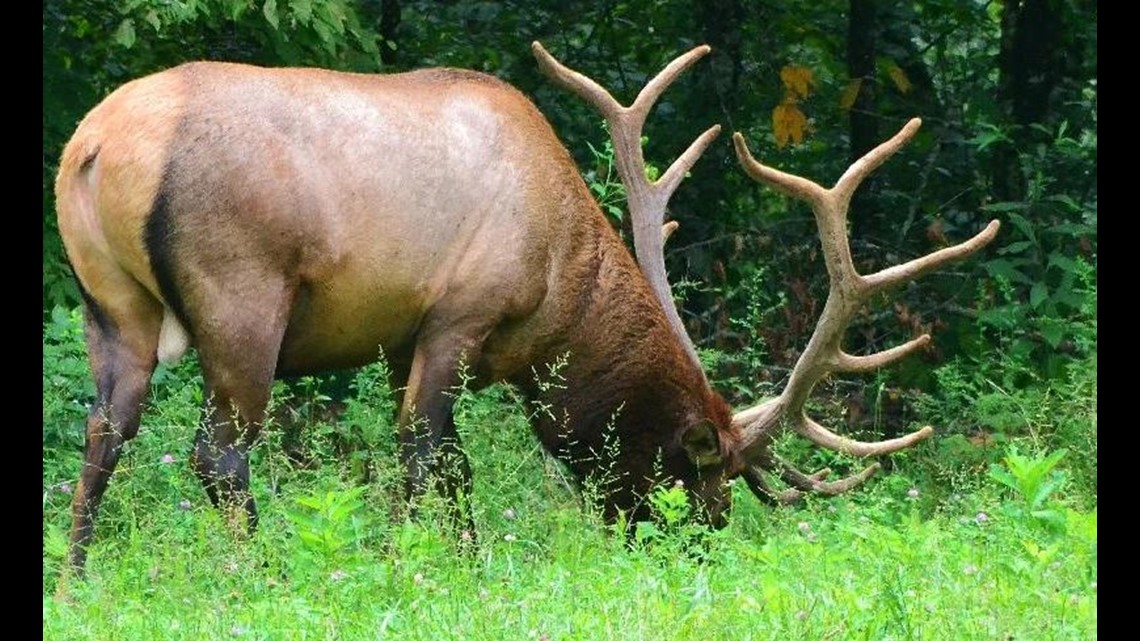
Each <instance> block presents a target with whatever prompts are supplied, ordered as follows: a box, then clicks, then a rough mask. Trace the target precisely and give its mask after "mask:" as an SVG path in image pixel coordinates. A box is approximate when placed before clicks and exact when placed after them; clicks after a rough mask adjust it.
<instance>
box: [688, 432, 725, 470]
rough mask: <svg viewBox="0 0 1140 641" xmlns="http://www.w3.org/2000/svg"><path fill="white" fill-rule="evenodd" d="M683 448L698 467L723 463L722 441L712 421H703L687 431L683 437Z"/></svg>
mask: <svg viewBox="0 0 1140 641" xmlns="http://www.w3.org/2000/svg"><path fill="white" fill-rule="evenodd" d="M681 446H682V447H684V448H685V453H686V454H688V455H689V460H690V461H692V462H693V464H694V465H696V466H697V467H708V466H710V465H717V464H719V463H720V461H721V456H720V439H719V438H718V437H717V429H716V426H715V425H713V424H712V422H711V421H708V420H704V421H701V422H699V423H696V424H695V425H692V426H690V427H689V428H688V429H687V430H685V433H684V434H682V435H681Z"/></svg>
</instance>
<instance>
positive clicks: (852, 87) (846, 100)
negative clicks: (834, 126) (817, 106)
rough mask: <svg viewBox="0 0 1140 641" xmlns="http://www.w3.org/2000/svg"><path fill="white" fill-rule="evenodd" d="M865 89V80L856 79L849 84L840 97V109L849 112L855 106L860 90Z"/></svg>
mask: <svg viewBox="0 0 1140 641" xmlns="http://www.w3.org/2000/svg"><path fill="white" fill-rule="evenodd" d="M862 87H863V79H862V78H856V79H854V80H852V81H851V82H849V83H847V86H846V87H844V89H843V95H842V96H840V97H839V108H840V109H842V110H844V111H847V110H848V109H850V108H851V107H852V106H854V105H855V99H856V98H858V97H859V90H860V89H862Z"/></svg>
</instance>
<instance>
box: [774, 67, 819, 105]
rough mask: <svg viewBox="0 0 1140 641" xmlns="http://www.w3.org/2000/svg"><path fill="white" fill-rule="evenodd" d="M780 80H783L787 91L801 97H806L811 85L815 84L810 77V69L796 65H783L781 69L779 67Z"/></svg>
mask: <svg viewBox="0 0 1140 641" xmlns="http://www.w3.org/2000/svg"><path fill="white" fill-rule="evenodd" d="M780 80H783V81H784V86H785V87H787V88H788V91H790V92H792V93H794V94H796V95H798V96H799V97H801V98H807V96H808V92H809V91H810V90H811V85H813V84H815V81H814V80H812V77H811V69H808V68H807V67H797V66H796V65H785V66H784V68H783V69H780Z"/></svg>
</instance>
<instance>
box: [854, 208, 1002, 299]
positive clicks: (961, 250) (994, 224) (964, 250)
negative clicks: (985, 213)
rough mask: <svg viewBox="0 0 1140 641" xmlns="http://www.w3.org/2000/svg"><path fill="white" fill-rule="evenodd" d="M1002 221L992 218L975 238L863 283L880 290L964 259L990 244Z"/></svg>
mask: <svg viewBox="0 0 1140 641" xmlns="http://www.w3.org/2000/svg"><path fill="white" fill-rule="evenodd" d="M1000 228H1001V223H1000V222H998V221H997V220H991V221H990V223H989V224H988V225H986V228H985V229H983V230H982V231H980V232H978V233H977V234H976V235H975V236H974V237H973V238H971V239H970V240H967V241H966V242H963V243H958V244H957V245H954V246H952V247H946V248H945V249H940V250H938V251H936V252H934V253H933V254H927V255H926V256H921V257H919V258H915V259H914V260H912V261H909V262H906V263H903V264H902V265H895V266H894V267H888V268H886V269H884V270H882V271H878V272H875V273H874V274H871V275H870V276H864V277H863V283H864V285H865V286H866V287H867V289H868V290H869V291H871V292H872V293H873V292H878V291H881V290H883V289H886V288H888V287H892V286H895V285H899V284H901V283H906V282H909V281H912V280H914V279H916V278H918V277H920V276H922V275H923V274H926V273H928V272H930V271H933V270H935V269H937V268H939V267H941V266H943V265H945V264H946V263H950V262H953V261H956V260H962V259H963V258H966V257H968V256H969V255H970V254H973V253H974V252H976V251H978V250H979V249H981V248H982V247H985V246H986V245H988V244H989V242H990V241H991V240H993V239H994V237H995V236H997V233H998V230H999V229H1000Z"/></svg>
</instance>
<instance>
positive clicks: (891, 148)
mask: <svg viewBox="0 0 1140 641" xmlns="http://www.w3.org/2000/svg"><path fill="white" fill-rule="evenodd" d="M531 48H532V50H533V52H534V55H535V56H536V57H537V59H538V62H539V66H540V67H541V68H542V70H543V72H544V73H546V75H547V76H549V77H550V78H551V79H552V80H554V81H555V82H557V83H558V84H559V85H561V86H563V87H564V88H567V89H569V90H571V91H573V92H574V93H576V94H578V95H579V96H580V97H582V98H583V99H585V100H586V101H587V102H589V103H590V104H591V105H593V106H594V108H596V109H597V110H598V111H599V112H601V114H602V115H603V116H604V117H605V119H606V122H607V123H608V125H609V131H610V135H611V137H612V139H613V147H614V156H615V162H616V164H617V169H618V173H619V175H620V177H621V180H622V182H623V183H624V185H625V188H626V193H627V195H628V200H629V202H628V204H629V214H630V217H631V219H632V221H633V235H634V239H633V242H634V249H635V253H636V256H637V262H638V264H639V265H640V267H641V270H642V271H643V272H644V274H645V277H646V279H647V280H648V282H649V284H650V287H651V288H652V290H653V293H654V295H655V296H656V298H657V300H658V302H659V303H660V304H661V307H662V309H663V310H664V312H665V315H666V317H667V318H668V320H669V325H670V327H671V328H672V331H673V333H674V334H675V335H676V338H677V340H678V341H680V342H681V343H682V344H683V345H684V348H685V352H686V354H687V355H688V357H689V358H690V359H691V360H692V362H693V363H694V364H695V365H696V367H697V368H698V369H700V363H699V360H698V358H697V352H696V349H695V347H694V345H693V341H692V339H691V338H690V337H689V335H688V333H687V332H686V330H685V328H684V325H683V324H682V322H681V319H680V316H679V315H678V313H677V310H676V307H675V305H674V302H673V297H672V293H671V288H670V285H669V281H668V278H667V276H666V272H665V261H664V245H665V241H666V240H667V239H668V237H669V235H670V234H671V233H672V231H673V230H674V229H676V226H677V223H676V222H675V221H671V222H668V223H666V222H665V208H666V205H667V203H668V201H669V197H670V196H671V195H672V193H673V192H674V191H675V190H676V188H677V186H678V185H679V184H680V182H681V180H682V179H683V178H684V176H685V174H686V172H687V171H688V170H689V169H690V168H691V167H692V166H693V164H694V163H695V162H696V161H697V159H698V158H699V157H700V155H701V154H702V153H703V152H704V151H705V149H706V148H707V147H708V146H709V144H710V143H711V142H712V141H713V139H715V138H716V137H717V135H718V134H719V133H720V127H719V125H714V126H713V127H710V128H709V129H708V130H706V131H705V132H704V133H703V134H701V135H700V136H699V137H698V138H697V139H696V140H695V141H694V142H693V143H692V144H691V145H690V146H689V148H688V149H687V150H686V151H685V152H684V153H683V154H681V156H680V157H679V158H678V159H677V160H676V161H675V162H674V163H673V164H672V165H671V166H670V167H669V168H668V170H666V171H665V172H664V173H663V174H662V175H661V177H660V178H659V179H658V180H657V181H650V180H649V179H648V178H647V176H646V171H645V160H644V157H643V155H642V148H641V132H642V127H643V126H644V123H645V119H646V117H647V115H648V113H649V111H650V110H651V109H652V107H653V104H654V102H655V101H656V100H657V98H658V97H660V96H661V94H662V93H663V92H664V91H665V89H666V88H667V87H668V86H669V85H670V84H671V83H672V82H673V81H674V80H675V79H676V77H677V76H678V75H679V74H680V73H682V72H683V71H684V70H686V69H688V68H689V67H691V66H692V65H693V64H694V63H695V62H696V61H697V60H699V59H700V58H701V57H702V56H704V55H705V54H707V53H708V52H709V51H710V48H709V47H708V46H707V45H703V46H700V47H696V48H694V49H693V50H691V51H689V52H688V53H685V54H684V55H682V56H680V57H678V58H676V59H675V60H673V62H671V63H669V64H668V65H667V66H666V67H665V68H664V69H663V70H662V71H661V72H660V73H659V74H658V75H657V76H656V77H654V78H653V79H652V80H650V81H649V83H648V84H646V86H645V88H644V89H642V90H641V92H640V93H639V94H638V96H637V98H636V99H635V100H634V102H633V104H631V105H630V106H628V107H626V106H623V105H621V104H620V103H618V102H617V101H616V100H615V99H614V98H613V96H611V95H610V93H609V92H608V91H606V90H605V89H604V88H603V87H601V86H600V85H599V84H597V83H596V82H594V81H593V80H591V79H590V78H587V77H586V76H584V75H582V74H580V73H577V72H575V71H573V70H571V69H569V68H567V67H566V66H564V65H562V64H561V63H560V62H558V61H557V60H555V59H554V58H553V57H552V56H551V55H550V54H549V53H548V52H547V51H546V49H544V48H543V46H542V45H541V44H540V43H538V42H534V43H533V44H532V45H531ZM920 124H921V121H920V120H919V119H917V118H915V119H913V120H911V121H910V122H908V123H907V124H906V126H904V127H903V129H902V130H901V131H900V132H899V133H897V134H896V135H895V136H894V137H892V138H891V139H890V140H888V141H886V142H885V143H883V144H881V145H879V146H878V147H876V148H875V149H873V150H871V151H870V152H869V153H867V154H866V155H865V156H863V157H862V158H860V159H859V160H858V161H856V162H855V163H854V164H853V165H851V166H850V167H849V168H848V169H847V171H846V172H845V173H844V174H843V176H842V177H840V179H839V181H838V182H837V183H836V184H835V186H833V187H831V188H830V189H828V188H824V187H822V186H820V185H819V184H817V183H815V182H812V181H811V180H808V179H805V178H801V177H798V176H794V175H791V174H787V173H784V172H782V171H779V170H776V169H773V168H770V167H767V166H765V165H763V164H761V163H759V162H758V161H756V160H755V159H754V158H753V156H752V154H751V152H750V151H749V150H748V146H747V144H746V143H745V141H744V136H743V135H741V134H740V133H739V132H738V133H735V134H734V135H733V144H734V145H735V148H736V154H737V157H738V158H739V160H740V163H741V164H742V165H743V167H744V169H745V171H747V172H748V174H749V175H750V176H752V177H753V178H754V179H756V180H757V181H759V182H761V183H764V184H766V185H768V186H770V187H772V188H774V189H776V190H777V191H779V192H780V193H782V194H785V195H787V196H790V197H793V198H797V199H800V200H804V201H807V202H808V203H809V204H810V205H811V207H812V210H813V212H814V213H815V220H816V225H817V226H818V230H819V238H820V243H821V245H822V249H823V255H824V260H825V263H826V266H827V273H828V278H829V280H830V289H829V292H828V297H827V302H826V304H825V306H824V309H823V312H822V314H821V316H820V318H819V321H818V323H817V325H816V327H815V331H814V332H813V333H812V336H811V339H810V340H809V341H808V344H807V347H806V348H805V349H804V350H803V352H802V354H801V355H800V357H799V359H798V360H797V361H796V364H795V366H794V368H793V369H792V372H791V374H790V376H789V377H788V381H787V384H786V386H785V387H784V390H783V391H782V392H781V393H780V395H779V396H777V397H776V398H773V399H770V400H767V401H765V402H763V403H760V404H758V405H755V406H753V407H749V408H745V409H742V410H740V411H737V412H736V413H735V414H733V415H732V417H731V420H730V421H729V422H728V424H726V425H715V424H708V425H704V426H701V427H698V428H697V429H692V428H690V429H687V430H686V431H685V432H684V433H683V434H682V436H681V440H682V442H683V449H684V451H685V452H686V454H687V457H688V459H689V463H690V465H691V469H689V470H687V474H684V476H686V477H688V478H689V479H692V480H690V481H689V482H688V483H687V488H688V490H689V492H690V496H691V498H692V499H693V501H694V502H695V503H696V504H697V505H698V506H699V507H700V508H702V509H703V511H704V512H705V513H706V515H707V516H708V517H709V518H710V520H711V521H712V522H713V523H714V524H720V523H722V522H723V508H724V507H725V506H726V505H727V504H728V491H727V489H726V483H727V481H728V480H731V479H732V478H735V477H738V476H741V477H743V478H744V480H745V481H746V482H747V484H748V487H749V488H750V489H751V490H752V491H753V493H755V494H756V496H757V497H758V498H760V499H762V500H764V501H766V502H776V503H787V502H792V501H796V500H798V499H799V498H801V497H802V496H803V495H804V494H805V493H816V494H823V495H835V494H839V493H841V492H845V491H847V490H850V489H851V488H854V487H856V486H857V485H859V484H860V483H862V482H863V481H865V480H866V479H868V478H870V477H871V476H872V475H873V474H874V473H875V471H876V470H877V469H878V468H879V464H878V463H872V464H870V465H869V466H867V467H866V468H865V469H863V470H862V471H861V472H859V473H857V474H854V475H851V476H849V477H846V478H842V479H839V480H835V481H828V480H826V477H827V476H828V475H829V470H826V469H824V470H820V471H818V472H815V473H813V474H805V473H804V472H801V471H800V470H798V469H796V468H795V467H794V466H793V465H791V464H790V463H788V462H786V461H784V460H782V459H781V458H780V457H778V456H777V455H776V454H775V453H774V452H773V451H772V444H773V441H774V440H775V438H776V437H777V436H778V435H779V434H781V433H782V432H783V431H784V430H789V429H790V430H792V431H793V432H795V433H797V434H799V435H800V436H803V437H804V438H807V439H808V440H810V441H811V442H813V443H815V444H816V445H819V446H821V447H824V448H827V449H830V450H834V451H837V452H843V453H846V454H851V455H854V456H858V457H865V458H866V457H874V456H880V455H884V454H890V453H892V452H896V451H898V450H901V449H905V448H908V447H911V446H912V445H914V444H916V443H918V442H920V441H922V440H924V439H926V438H928V437H929V436H930V435H931V434H932V433H933V431H934V430H933V428H932V427H930V426H926V427H923V428H921V429H919V430H917V431H915V432H913V433H910V434H908V435H906V436H902V437H899V438H894V439H889V440H883V441H877V442H864V441H857V440H853V439H850V438H846V437H844V436H840V435H838V434H836V433H834V432H832V431H831V430H829V429H827V428H826V427H824V426H822V425H820V424H819V423H817V422H816V421H814V420H813V419H812V418H811V417H809V416H808V415H807V414H806V412H805V409H804V406H805V403H806V401H807V399H808V398H809V397H810V395H811V392H812V389H813V388H814V387H815V384H816V383H818V382H819V381H820V380H821V379H823V378H824V377H825V376H828V375H830V374H832V373H840V372H868V371H871V370H874V369H877V368H879V367H882V366H884V365H887V364H889V363H891V362H893V361H896V360H898V359H900V358H903V357H905V356H906V355H908V354H910V353H912V352H914V351H915V350H917V349H919V348H921V347H922V346H924V345H926V344H927V343H928V342H929V341H930V336H929V335H928V334H924V335H922V336H919V337H917V338H915V339H913V340H911V341H909V342H907V343H905V344H903V345H899V346H897V347H894V348H891V349H888V350H885V351H882V352H879V353H876V354H870V355H866V356H855V355H851V354H848V353H847V352H845V351H844V350H843V347H842V342H843V334H844V332H845V330H846V329H847V326H848V325H849V324H850V322H851V320H852V318H854V316H855V314H856V312H857V311H858V310H859V309H860V307H861V306H862V305H863V304H864V303H866V302H867V301H868V300H869V299H870V298H871V297H872V296H874V295H876V294H878V293H880V292H882V291H884V290H886V289H889V288H891V287H895V286H898V285H902V284H904V283H906V282H909V281H911V280H914V279H916V278H918V277H919V276H921V275H923V274H925V273H928V272H930V271H932V270H934V269H937V268H938V267H941V266H943V265H945V264H947V263H949V262H951V261H955V260H960V259H963V258H966V257H967V256H969V255H971V254H973V253H974V252H976V251H978V250H979V249H981V248H982V247H984V246H985V245H986V244H988V243H989V242H990V241H991V240H993V238H994V236H995V235H996V234H997V231H998V227H999V223H998V221H996V220H994V221H991V222H990V223H989V224H988V225H987V226H986V227H985V229H983V230H982V231H981V232H979V233H978V234H977V235H976V236H974V237H973V238H971V239H970V240H967V241H965V242H963V243H961V244H958V245H955V246H952V247H948V248H945V249H941V250H939V251H936V252H933V253H931V254H928V255H926V256H922V257H920V258H916V259H914V260H911V261H909V262H907V263H904V264H901V265H896V266H894V267H890V268H888V269H884V270H882V271H880V272H877V273H874V274H869V275H862V274H859V273H858V272H857V271H856V270H855V266H854V264H853V263H852V259H851V248H850V245H849V243H848V237H847V211H848V208H849V206H850V203H851V198H852V196H853V195H854V193H855V190H856V189H857V188H858V187H859V185H860V184H861V183H862V182H863V181H864V180H865V179H866V178H867V176H868V175H870V174H871V172H873V171H874V170H875V169H876V168H878V167H879V166H880V165H882V164H883V163H884V162H886V160H887V159H888V158H890V157H891V156H892V155H893V154H894V153H896V152H897V151H898V150H899V149H900V148H901V147H902V146H903V145H904V144H906V142H907V141H909V140H910V139H911V138H912V137H913V136H914V134H915V132H917V131H918V128H919V126H920ZM704 385H705V386H706V387H707V386H708V382H707V379H706V380H705V381H704ZM709 393H710V394H713V395H715V393H714V392H711V391H710V392H709ZM770 474H776V475H778V476H779V477H780V478H781V479H783V481H784V482H785V483H787V485H788V486H789V488H788V489H783V490H781V489H778V488H776V487H775V486H773V485H772V484H771V483H770V482H769V480H768V476H769V475H770Z"/></svg>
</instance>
